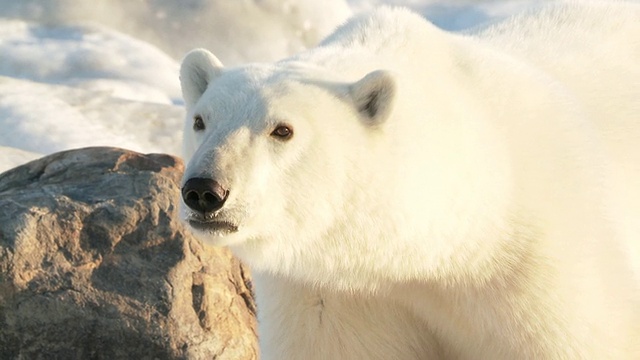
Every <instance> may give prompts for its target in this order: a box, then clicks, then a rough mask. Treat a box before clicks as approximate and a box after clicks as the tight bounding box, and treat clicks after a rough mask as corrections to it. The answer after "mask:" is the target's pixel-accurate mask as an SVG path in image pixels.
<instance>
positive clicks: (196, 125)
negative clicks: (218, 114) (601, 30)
mask: <svg viewBox="0 0 640 360" xmlns="http://www.w3.org/2000/svg"><path fill="white" fill-rule="evenodd" d="M193 130H195V131H202V130H204V120H202V116H200V115H196V116H194V117H193Z"/></svg>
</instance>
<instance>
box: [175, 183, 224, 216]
mask: <svg viewBox="0 0 640 360" xmlns="http://www.w3.org/2000/svg"><path fill="white" fill-rule="evenodd" d="M228 196H229V191H228V190H226V189H225V188H223V187H222V186H221V185H220V184H219V183H218V182H217V181H215V180H213V179H207V178H191V179H189V180H187V182H186V183H185V184H184V186H183V187H182V199H183V200H184V203H185V204H186V205H187V206H188V207H190V208H191V209H192V210H194V211H197V212H198V213H200V214H202V215H204V214H206V213H211V212H214V211H216V210H220V209H221V208H222V206H223V205H224V202H225V201H226V200H227V197H228Z"/></svg>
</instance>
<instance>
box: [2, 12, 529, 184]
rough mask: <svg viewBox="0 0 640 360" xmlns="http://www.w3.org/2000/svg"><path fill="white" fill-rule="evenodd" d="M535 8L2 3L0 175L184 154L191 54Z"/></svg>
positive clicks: (306, 43)
mask: <svg viewBox="0 0 640 360" xmlns="http://www.w3.org/2000/svg"><path fill="white" fill-rule="evenodd" d="M536 3H539V2H536V1H535V0H506V1H490V0H487V1H482V0H476V1H471V0H457V1H451V0H450V1H447V0H440V1H434V0H348V1H347V0H327V1H316V0H247V1H228V0H188V1H180V2H178V1H173V0H146V1H130V0H95V1H77V0H21V1H15V0H0V54H1V55H0V172H2V171H5V170H8V169H10V168H12V167H15V166H18V165H20V164H23V163H25V162H27V161H30V160H33V159H35V158H37V157H40V156H42V155H46V154H50V153H53V152H57V151H61V150H67V149H71V148H77V147H85V146H99V145H107V146H118V147H124V148H128V149H132V150H135V151H140V152H145V153H149V152H163V153H169V154H174V155H180V148H181V144H180V141H181V140H180V139H181V134H180V132H181V131H182V130H181V129H182V121H183V119H182V118H183V116H184V109H183V102H182V99H181V94H180V86H179V81H178V69H179V62H180V59H181V57H182V56H183V55H184V54H185V53H186V52H187V51H189V50H190V49H192V48H195V47H204V48H207V49H210V50H211V51H213V52H214V53H215V54H216V55H217V56H218V57H219V58H220V59H221V60H222V61H223V62H224V63H225V65H228V66H229V65H231V66H233V65H239V64H243V63H248V62H256V61H273V60H277V59H280V58H283V57H286V56H288V55H290V54H293V53H295V52H298V51H301V50H304V49H306V48H309V47H312V46H314V45H315V44H316V43H317V42H318V41H319V40H321V39H322V37H324V36H325V35H327V34H328V33H330V32H331V30H332V29H333V28H334V27H335V26H337V25H339V24H340V23H342V22H344V21H345V20H346V19H347V18H348V17H349V16H350V15H351V14H353V13H357V12H361V11H366V10H368V9H371V8H373V7H376V6H380V5H384V4H387V5H397V6H406V7H409V8H412V9H414V10H416V11H418V12H420V13H422V14H423V15H424V16H426V17H427V18H429V19H430V20H431V21H433V22H434V23H435V24H437V25H438V26H440V27H442V28H445V29H447V30H456V31H459V30H464V29H468V28H471V27H474V26H477V25H480V24H483V23H487V22H492V21H496V20H499V19H501V18H504V17H506V16H509V15H510V14H513V13H515V12H518V11H521V10H523V9H526V8H527V7H530V6H533V5H534V4H536Z"/></svg>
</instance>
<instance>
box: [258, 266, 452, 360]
mask: <svg viewBox="0 0 640 360" xmlns="http://www.w3.org/2000/svg"><path fill="white" fill-rule="evenodd" d="M254 284H255V289H256V299H257V303H258V328H259V338H260V352H261V359H263V360H271V359H285V360H286V359H310V360H313V359H354V360H355V359H381V360H382V359H439V358H441V356H440V355H439V353H440V352H439V350H438V347H437V345H436V342H435V340H434V338H433V336H432V334H431V332H430V331H429V330H428V328H427V326H426V324H424V323H423V322H422V321H421V320H419V319H418V318H417V317H415V316H414V315H413V313H411V312H410V311H408V310H407V309H406V308H404V307H401V306H399V305H398V304H397V303H394V302H392V301H390V300H388V299H385V298H382V297H378V296H375V295H371V294H367V295H363V294H352V293H338V292H334V291H329V290H320V289H313V288H311V287H310V286H307V285H304V284H300V283H295V282H292V281H290V280H285V279H282V278H277V277H273V276H270V275H265V274H254Z"/></svg>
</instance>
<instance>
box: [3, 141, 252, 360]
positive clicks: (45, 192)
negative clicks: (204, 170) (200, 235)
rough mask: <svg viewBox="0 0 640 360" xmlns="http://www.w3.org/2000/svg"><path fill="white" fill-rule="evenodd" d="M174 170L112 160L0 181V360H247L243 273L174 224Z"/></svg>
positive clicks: (152, 162) (83, 154)
mask: <svg viewBox="0 0 640 360" xmlns="http://www.w3.org/2000/svg"><path fill="white" fill-rule="evenodd" d="M182 170H183V165H182V163H181V161H180V160H179V159H177V158H174V157H171V156H168V155H158V154H150V155H142V154H138V153H134V152H131V151H127V150H121V149H114V148H87V149H79V150H72V151H66V152H61V153H57V154H53V155H51V156H47V157H45V158H42V159H39V160H36V161H33V162H31V163H29V164H26V165H23V166H21V167H18V168H15V169H13V170H10V171H8V172H5V173H3V174H0V359H213V358H215V359H234V360H235V359H255V358H257V345H256V335H255V317H254V313H255V307H254V303H253V298H252V296H251V292H250V280H249V277H248V273H247V271H246V269H245V268H244V267H243V266H242V265H241V264H240V263H239V262H238V261H237V260H236V259H235V258H233V257H232V256H231V254H230V253H229V252H228V251H227V250H224V249H218V248H213V247H203V246H202V245H201V244H200V243H199V242H198V241H197V240H195V239H193V238H192V237H191V236H190V235H189V234H188V233H187V232H185V230H184V229H183V227H182V225H181V224H180V223H179V221H178V217H177V203H178V200H179V195H178V194H179V185H178V184H179V179H180V177H181V175H182Z"/></svg>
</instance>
